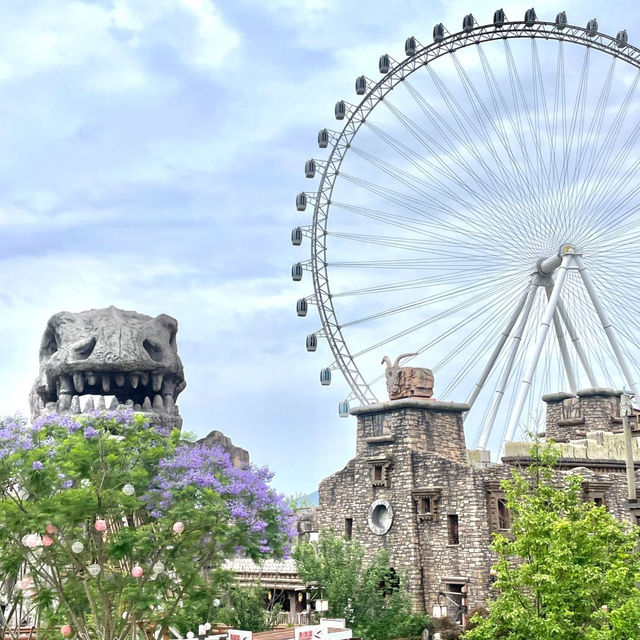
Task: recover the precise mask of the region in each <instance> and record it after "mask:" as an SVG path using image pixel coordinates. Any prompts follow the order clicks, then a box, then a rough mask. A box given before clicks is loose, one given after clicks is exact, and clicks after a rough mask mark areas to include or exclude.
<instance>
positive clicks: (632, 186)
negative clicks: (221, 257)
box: [291, 9, 640, 448]
mask: <svg viewBox="0 0 640 640" xmlns="http://www.w3.org/2000/svg"><path fill="white" fill-rule="evenodd" d="M404 53H405V56H404V59H402V60H395V59H393V58H392V57H391V56H390V55H388V54H385V55H383V56H381V57H380V60H379V65H378V67H379V71H380V74H381V79H379V80H373V79H370V78H368V77H366V76H364V75H361V76H359V77H357V79H356V81H355V93H356V96H357V100H358V102H357V103H350V102H348V101H345V100H340V101H338V102H337V103H336V105H335V118H336V120H337V123H338V125H339V126H338V128H335V129H334V128H327V129H322V130H320V132H319V134H318V146H319V147H320V149H323V150H326V151H325V154H326V155H323V157H322V158H319V159H310V160H308V161H307V162H306V164H305V176H306V177H307V178H309V179H314V180H317V183H316V185H315V186H314V187H313V189H311V190H307V191H303V192H301V193H299V194H298V195H297V197H296V208H297V210H298V211H299V212H300V215H302V216H306V219H305V221H304V223H301V224H300V225H299V226H297V227H296V228H294V229H293V231H292V233H291V241H292V244H293V245H295V246H300V245H305V244H307V243H308V245H309V246H310V255H309V258H308V259H305V260H300V261H299V262H296V263H295V264H294V265H293V267H292V271H291V275H292V278H293V280H294V281H302V282H303V283H307V282H308V281H309V280H310V282H311V283H312V285H313V291H312V292H311V293H310V295H307V296H305V297H302V298H300V299H299V300H298V302H297V305H296V307H297V309H296V310H297V314H298V316H301V317H305V316H307V314H308V311H310V309H311V308H312V307H315V308H316V309H317V312H318V315H319V320H320V323H319V324H320V326H318V327H317V328H314V329H315V330H312V331H311V332H310V333H309V335H308V336H307V338H306V348H307V351H311V352H314V351H318V353H319V354H321V355H322V357H323V358H324V359H325V361H324V363H323V364H324V366H323V367H322V368H321V370H320V381H321V383H322V384H323V385H328V384H329V383H331V381H332V379H334V380H335V379H336V377H337V376H335V375H332V374H334V373H335V372H340V373H341V374H342V377H343V379H344V381H346V388H345V395H346V398H345V400H343V401H342V402H341V403H340V405H339V412H340V414H341V415H348V411H349V406H350V405H351V406H353V405H354V404H356V403H360V404H370V403H375V402H377V401H378V399H379V398H382V399H384V397H385V396H384V374H383V371H382V368H381V366H380V362H381V359H382V358H383V356H385V355H390V356H392V357H393V356H394V355H397V354H400V353H405V352H415V353H416V354H417V355H416V356H415V357H416V363H419V364H420V365H421V366H429V367H430V368H431V369H432V370H433V372H434V375H435V377H436V389H435V396H436V397H437V398H438V399H440V400H455V401H466V402H467V403H468V404H469V405H470V406H471V409H470V411H469V412H468V414H467V417H466V421H465V430H466V431H467V439H468V441H469V442H470V443H471V444H473V445H474V446H476V447H479V448H489V447H493V448H496V447H497V446H498V445H501V444H502V443H503V442H504V441H505V440H506V441H510V440H513V439H515V438H516V437H518V436H519V435H520V434H521V431H522V430H525V429H526V430H527V431H535V430H536V429H537V428H538V427H539V426H540V424H542V422H543V408H542V403H541V401H540V397H541V396H542V394H544V393H548V392H554V391H559V390H567V391H571V392H576V391H577V390H579V389H583V388H586V387H611V388H614V389H620V388H622V387H626V388H627V389H629V390H631V391H633V392H635V391H636V384H637V380H638V375H637V374H638V363H639V362H640V309H636V306H638V304H637V302H636V298H637V296H638V295H639V294H640V261H639V260H638V256H639V254H640V252H639V251H638V247H640V244H639V242H640V89H639V84H640V50H638V49H636V48H635V47H633V46H631V45H629V44H628V42H627V33H626V31H620V32H619V33H618V34H617V36H615V37H611V36H608V35H605V34H603V33H601V32H600V31H599V28H598V23H597V21H596V20H595V19H593V20H589V22H588V23H587V25H586V27H579V26H572V25H570V24H568V21H567V16H566V14H565V13H564V12H561V13H559V14H558V15H557V16H556V18H555V20H554V21H551V22H546V21H542V20H539V19H538V17H537V16H536V13H535V11H534V9H530V10H528V11H527V12H526V14H525V16H524V20H521V21H509V20H508V19H507V17H506V16H505V13H504V11H503V10H498V11H496V12H495V13H494V16H493V21H492V22H491V23H489V24H484V25H480V24H479V23H478V22H477V21H476V20H475V18H474V17H473V15H471V14H469V15H467V16H465V17H464V19H463V22H462V29H461V30H460V31H456V32H455V33H450V32H449V31H447V29H446V28H445V26H444V25H443V24H437V25H436V26H435V27H434V28H433V37H432V42H431V43H430V44H427V45H425V44H422V43H421V42H419V41H418V39H417V38H416V37H413V36H412V37H409V38H407V40H406V42H405V47H404ZM312 316H313V314H311V313H309V317H312ZM325 342H326V345H327V346H328V349H326V348H324V343H325Z"/></svg>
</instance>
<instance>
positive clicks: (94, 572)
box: [87, 563, 102, 578]
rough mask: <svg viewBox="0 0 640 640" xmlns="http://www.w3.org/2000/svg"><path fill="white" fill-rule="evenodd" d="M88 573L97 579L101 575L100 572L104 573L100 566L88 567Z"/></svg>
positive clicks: (91, 565)
mask: <svg viewBox="0 0 640 640" xmlns="http://www.w3.org/2000/svg"><path fill="white" fill-rule="evenodd" d="M87 571H88V572H89V573H90V574H91V576H93V577H94V578H95V577H96V576H97V575H98V574H99V573H100V571H102V567H101V566H100V565H99V564H95V563H94V564H90V565H89V566H88V567H87Z"/></svg>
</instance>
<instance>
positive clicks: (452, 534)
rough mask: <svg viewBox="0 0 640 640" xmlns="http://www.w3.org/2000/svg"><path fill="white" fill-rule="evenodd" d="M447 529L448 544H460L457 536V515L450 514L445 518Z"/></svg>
mask: <svg viewBox="0 0 640 640" xmlns="http://www.w3.org/2000/svg"><path fill="white" fill-rule="evenodd" d="M447 529H448V532H449V544H460V537H459V536H458V515H457V514H455V513H450V514H449V515H448V516H447Z"/></svg>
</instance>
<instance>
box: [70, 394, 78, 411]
mask: <svg viewBox="0 0 640 640" xmlns="http://www.w3.org/2000/svg"><path fill="white" fill-rule="evenodd" d="M71 413H80V396H73V398H71Z"/></svg>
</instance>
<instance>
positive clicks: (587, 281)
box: [576, 256, 638, 394]
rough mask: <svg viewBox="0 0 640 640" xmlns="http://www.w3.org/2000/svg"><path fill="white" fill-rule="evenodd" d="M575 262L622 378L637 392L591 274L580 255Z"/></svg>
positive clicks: (632, 390) (633, 391)
mask: <svg viewBox="0 0 640 640" xmlns="http://www.w3.org/2000/svg"><path fill="white" fill-rule="evenodd" d="M576 264H577V265H578V270H579V272H580V275H581V276H582V281H583V282H584V286H585V288H586V290H587V293H588V294H589V297H590V298H591V302H593V306H594V308H595V310H596V313H597V314H598V318H599V319H600V323H601V324H602V328H603V329H604V332H605V333H606V334H607V338H608V339H609V344H610V345H611V348H612V349H613V353H614V355H615V357H616V360H617V361H618V364H619V365H620V368H621V369H622V373H623V375H624V379H625V381H626V383H627V384H628V385H629V389H630V390H631V392H632V393H634V394H635V393H638V388H637V385H636V382H635V380H634V377H633V374H632V373H631V369H630V368H629V363H628V362H627V359H626V358H625V356H624V353H623V352H622V349H621V347H620V343H619V342H618V336H617V335H616V331H615V329H614V327H613V324H612V323H611V321H610V320H609V316H608V315H607V312H606V311H605V308H604V307H603V306H602V304H601V303H600V299H599V298H598V294H597V292H596V289H595V287H594V286H593V281H592V280H591V276H590V275H589V272H588V271H587V269H586V267H585V266H584V262H582V260H581V259H580V256H576Z"/></svg>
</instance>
